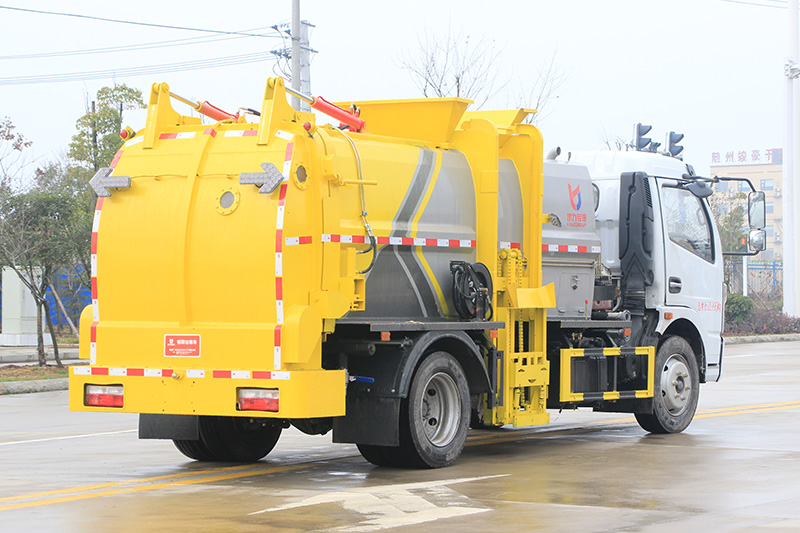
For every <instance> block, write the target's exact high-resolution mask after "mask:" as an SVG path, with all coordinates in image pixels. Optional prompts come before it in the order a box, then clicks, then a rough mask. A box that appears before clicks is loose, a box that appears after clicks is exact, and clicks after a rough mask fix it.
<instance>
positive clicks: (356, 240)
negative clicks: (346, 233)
mask: <svg viewBox="0 0 800 533" xmlns="http://www.w3.org/2000/svg"><path fill="white" fill-rule="evenodd" d="M365 242H366V237H365V236H363V235H353V243H355V244H364V243H365Z"/></svg>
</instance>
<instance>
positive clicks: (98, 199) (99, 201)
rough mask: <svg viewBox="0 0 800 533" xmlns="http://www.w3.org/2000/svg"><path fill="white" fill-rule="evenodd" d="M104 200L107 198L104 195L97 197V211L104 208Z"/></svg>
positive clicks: (95, 207) (95, 208)
mask: <svg viewBox="0 0 800 533" xmlns="http://www.w3.org/2000/svg"><path fill="white" fill-rule="evenodd" d="M104 200H105V198H104V197H103V196H100V197H98V198H97V204H95V206H94V210H95V211H100V210H101V209H103V201H104Z"/></svg>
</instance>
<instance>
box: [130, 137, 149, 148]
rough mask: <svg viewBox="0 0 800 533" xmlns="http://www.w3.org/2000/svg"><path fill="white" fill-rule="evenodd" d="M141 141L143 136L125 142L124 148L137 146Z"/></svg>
mask: <svg viewBox="0 0 800 533" xmlns="http://www.w3.org/2000/svg"><path fill="white" fill-rule="evenodd" d="M143 140H144V136H141V137H136V138H134V139H131V140H130V141H128V142H126V143H125V146H126V147H128V146H133V145H134V144H139V143H140V142H142V141H143Z"/></svg>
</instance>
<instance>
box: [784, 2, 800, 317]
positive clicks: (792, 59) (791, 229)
mask: <svg viewBox="0 0 800 533" xmlns="http://www.w3.org/2000/svg"><path fill="white" fill-rule="evenodd" d="M788 8H789V9H788V10H787V11H788V16H789V26H788V33H789V35H788V37H789V38H788V39H787V41H788V43H789V50H788V52H789V53H788V55H787V58H786V65H785V67H784V74H785V75H786V82H785V111H786V112H785V116H786V124H785V130H784V147H783V168H782V170H783V189H784V195H783V217H784V220H783V223H784V230H783V235H784V239H783V242H784V248H783V312H784V313H786V314H788V315H791V316H798V314H800V294H799V293H798V292H799V291H798V290H797V289H798V286H797V284H798V280H800V258H798V254H797V252H798V247H797V246H795V242H794V240H795V238H796V236H798V235H800V227H798V226H797V223H798V222H799V221H800V217H798V216H795V215H794V212H793V209H794V206H796V205H800V204H798V199H800V187H797V184H796V183H795V179H796V178H798V177H800V157H798V156H800V154H798V153H797V151H796V150H795V146H796V143H797V141H798V140H800V100H798V97H797V82H796V81H795V80H796V79H797V77H798V76H800V58H798V53H800V37H799V33H798V25H800V18H799V12H798V0H789V2H788Z"/></svg>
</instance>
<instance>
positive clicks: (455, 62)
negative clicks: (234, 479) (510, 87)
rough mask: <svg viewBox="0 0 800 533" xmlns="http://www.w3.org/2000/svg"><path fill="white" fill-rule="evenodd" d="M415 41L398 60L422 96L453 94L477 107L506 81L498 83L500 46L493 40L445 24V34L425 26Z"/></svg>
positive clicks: (495, 92) (503, 85)
mask: <svg viewBox="0 0 800 533" xmlns="http://www.w3.org/2000/svg"><path fill="white" fill-rule="evenodd" d="M417 41H418V47H417V49H416V51H414V52H410V53H404V54H403V55H401V56H400V58H399V60H398V63H399V66H400V67H401V68H403V69H405V70H407V71H408V72H409V73H410V74H411V77H412V79H413V80H414V83H415V84H416V86H417V87H418V88H419V90H420V91H421V92H422V94H423V95H424V96H425V97H426V98H430V97H444V96H457V97H460V98H468V99H470V100H473V101H474V102H475V104H476V106H477V107H481V106H483V105H484V104H485V103H486V101H487V100H488V99H489V98H491V97H492V96H494V95H495V94H497V92H498V91H500V90H501V89H503V87H505V85H506V84H507V83H499V84H498V78H499V73H500V55H501V52H502V50H500V49H498V48H496V46H495V42H494V41H493V40H488V39H486V38H485V37H475V36H472V35H470V34H469V33H466V32H465V31H464V30H463V29H462V30H458V31H457V32H453V31H452V30H451V29H450V28H449V27H448V29H447V33H446V34H445V35H440V34H435V33H433V32H432V31H430V30H427V31H426V32H425V33H424V34H423V35H421V36H418V37H417Z"/></svg>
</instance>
